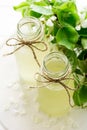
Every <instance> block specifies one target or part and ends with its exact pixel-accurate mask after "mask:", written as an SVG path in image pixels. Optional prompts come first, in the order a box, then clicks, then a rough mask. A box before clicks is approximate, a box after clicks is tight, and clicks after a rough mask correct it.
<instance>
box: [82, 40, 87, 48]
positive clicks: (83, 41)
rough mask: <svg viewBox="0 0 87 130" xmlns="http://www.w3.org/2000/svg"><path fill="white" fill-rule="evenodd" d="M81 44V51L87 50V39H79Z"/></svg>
mask: <svg viewBox="0 0 87 130" xmlns="http://www.w3.org/2000/svg"><path fill="white" fill-rule="evenodd" d="M81 44H82V46H83V49H87V39H86V38H82V39H81Z"/></svg>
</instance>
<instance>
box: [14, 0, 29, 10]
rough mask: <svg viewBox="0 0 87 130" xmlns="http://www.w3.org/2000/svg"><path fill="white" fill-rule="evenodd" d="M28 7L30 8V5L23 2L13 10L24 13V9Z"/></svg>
mask: <svg viewBox="0 0 87 130" xmlns="http://www.w3.org/2000/svg"><path fill="white" fill-rule="evenodd" d="M27 7H29V4H28V3H27V2H22V3H20V4H19V5H17V6H14V7H13V9H14V10H16V11H22V10H23V9H26V8H27Z"/></svg>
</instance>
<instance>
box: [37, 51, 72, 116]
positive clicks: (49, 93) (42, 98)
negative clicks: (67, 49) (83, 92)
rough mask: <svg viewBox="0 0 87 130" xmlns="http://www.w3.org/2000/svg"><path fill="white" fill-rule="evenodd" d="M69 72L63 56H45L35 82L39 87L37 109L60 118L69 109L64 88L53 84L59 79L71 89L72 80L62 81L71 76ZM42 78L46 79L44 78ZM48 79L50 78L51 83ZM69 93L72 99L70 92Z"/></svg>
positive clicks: (50, 54)
mask: <svg viewBox="0 0 87 130" xmlns="http://www.w3.org/2000/svg"><path fill="white" fill-rule="evenodd" d="M70 71H71V67H70V64H69V62H68V59H67V58H66V56H65V55H64V54H62V53H59V52H51V53H49V54H48V55H46V56H45V58H44V60H43V64H42V68H41V74H39V76H38V80H37V84H38V87H39V88H38V97H37V101H38V103H39V109H40V110H41V111H43V112H44V113H46V114H47V115H49V116H52V117H59V116H62V115H64V114H66V113H67V112H68V111H69V110H70V108H71V106H70V104H69V100H70V99H69V96H68V94H67V92H66V90H65V88H64V87H63V86H62V85H61V84H60V83H58V82H57V83H56V82H53V81H54V80H58V79H60V81H61V82H62V83H64V84H65V85H67V86H69V87H70V88H73V81H72V80H69V79H68V80H62V79H64V78H69V77H70V76H71V75H70ZM44 76H46V77H45V78H44ZM49 78H51V81H50V79H49ZM52 80H53V81H52ZM39 81H40V82H39ZM67 89H68V88H67ZM69 93H70V95H71V97H72V92H69Z"/></svg>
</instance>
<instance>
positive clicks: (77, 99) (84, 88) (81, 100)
mask: <svg viewBox="0 0 87 130" xmlns="http://www.w3.org/2000/svg"><path fill="white" fill-rule="evenodd" d="M73 100H74V103H75V104H76V105H78V106H84V104H85V103H87V85H81V86H80V87H79V88H78V89H77V90H76V91H75V92H74V94H73Z"/></svg>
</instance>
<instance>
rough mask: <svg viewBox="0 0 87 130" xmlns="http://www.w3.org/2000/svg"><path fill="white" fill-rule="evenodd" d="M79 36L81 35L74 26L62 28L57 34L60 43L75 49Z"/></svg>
mask: <svg viewBox="0 0 87 130" xmlns="http://www.w3.org/2000/svg"><path fill="white" fill-rule="evenodd" d="M78 38H79V35H78V33H77V32H76V30H75V29H74V28H73V27H72V26H67V27H63V28H60V29H59V30H58V32H57V35H56V39H57V42H58V44H59V45H62V46H65V47H66V48H68V49H70V50H73V49H74V47H75V45H76V42H77V41H78Z"/></svg>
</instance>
